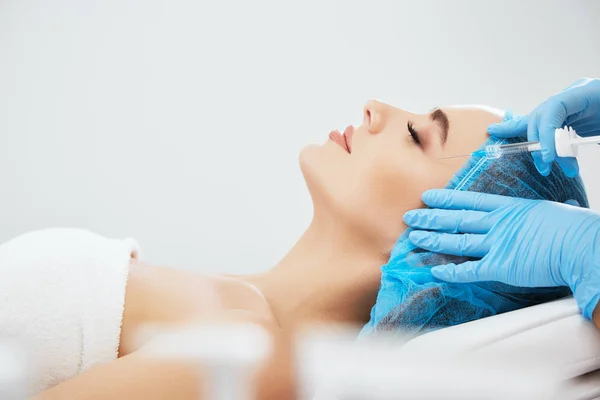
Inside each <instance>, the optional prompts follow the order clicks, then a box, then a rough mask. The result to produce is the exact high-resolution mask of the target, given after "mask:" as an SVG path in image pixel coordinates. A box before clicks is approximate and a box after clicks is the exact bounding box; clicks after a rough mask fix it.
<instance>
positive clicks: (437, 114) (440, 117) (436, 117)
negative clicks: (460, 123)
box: [429, 108, 450, 146]
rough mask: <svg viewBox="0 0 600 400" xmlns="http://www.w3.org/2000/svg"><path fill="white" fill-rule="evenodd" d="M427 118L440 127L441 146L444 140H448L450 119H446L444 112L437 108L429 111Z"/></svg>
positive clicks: (444, 142)
mask: <svg viewBox="0 0 600 400" xmlns="http://www.w3.org/2000/svg"><path fill="white" fill-rule="evenodd" d="M429 118H430V119H431V120H432V121H433V122H436V123H437V124H438V125H439V126H440V127H441V128H442V133H441V137H442V146H443V145H445V144H446V140H448V130H449V129H450V121H449V120H448V116H447V115H446V113H445V112H443V111H442V110H440V109H439V108H436V109H434V110H433V111H432V112H431V114H429Z"/></svg>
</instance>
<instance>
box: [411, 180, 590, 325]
mask: <svg viewBox="0 0 600 400" xmlns="http://www.w3.org/2000/svg"><path fill="white" fill-rule="evenodd" d="M423 202H424V203H425V204H426V205H428V206H429V207H431V209H419V210H412V211H409V212H407V213H406V214H405V215H404V221H405V223H406V224H407V225H408V226H410V227H411V228H413V229H415V230H414V231H412V232H411V233H410V234H409V239H410V240H411V242H412V243H413V244H414V245H415V246H418V247H421V248H423V249H425V250H429V251H433V252H438V253H445V254H451V255H458V256H468V257H475V258H479V260H476V261H468V262H465V263H463V264H459V265H455V264H448V265H441V266H437V267H434V268H432V270H431V272H432V273H433V275H434V276H435V277H436V278H438V279H441V280H446V281H452V282H476V281H498V282H503V283H506V284H509V285H513V286H521V287H549V286H569V287H570V288H571V290H572V291H573V293H574V296H575V299H576V300H577V303H578V304H579V306H580V308H581V309H582V311H583V314H584V316H586V317H587V318H591V315H592V312H593V310H594V308H595V307H596V305H597V304H598V300H599V299H600V215H599V214H597V213H595V212H593V211H591V210H589V209H585V208H578V207H573V206H570V205H565V204H560V203H555V202H550V201H545V200H527V199H519V198H513V197H504V196H498V195H490V194H484V193H474V192H461V191H455V190H447V189H439V190H430V191H427V192H425V193H424V194H423Z"/></svg>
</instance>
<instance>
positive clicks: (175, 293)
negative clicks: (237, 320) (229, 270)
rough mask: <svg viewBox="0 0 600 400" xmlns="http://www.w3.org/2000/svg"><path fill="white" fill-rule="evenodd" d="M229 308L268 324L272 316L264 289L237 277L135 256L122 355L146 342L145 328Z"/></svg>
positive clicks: (128, 284) (199, 316)
mask: <svg viewBox="0 0 600 400" xmlns="http://www.w3.org/2000/svg"><path fill="white" fill-rule="evenodd" d="M226 311H227V312H230V311H240V313H239V314H240V316H241V315H246V316H250V315H251V316H253V318H256V319H258V320H262V321H264V322H265V323H267V321H272V318H273V317H272V313H271V310H270V307H269V304H268V302H267V301H266V299H265V298H264V297H263V296H262V294H261V293H260V291H258V290H257V289H256V288H255V287H254V286H252V285H250V284H249V283H247V282H244V281H243V280H240V279H236V278H235V277H234V276H219V275H203V274H200V273H198V272H195V271H188V270H182V269H176V268H169V267H163V266H156V265H151V264H146V263H142V262H140V261H137V260H132V261H131V265H130V272H129V278H128V282H127V290H126V294H125V307H124V312H123V323H122V328H121V345H120V348H119V356H124V355H126V354H129V353H131V352H133V351H135V350H137V349H138V348H139V347H140V346H141V345H143V340H142V342H140V341H139V340H138V338H139V337H140V330H141V329H143V328H144V327H145V326H158V327H167V326H176V325H180V324H186V323H188V322H190V321H194V320H198V319H202V318H204V317H208V316H210V315H215V314H221V313H223V312H226ZM234 314H237V313H234Z"/></svg>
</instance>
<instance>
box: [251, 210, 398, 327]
mask: <svg viewBox="0 0 600 400" xmlns="http://www.w3.org/2000/svg"><path fill="white" fill-rule="evenodd" d="M329 222H331V221H329ZM349 231H350V230H349V229H344V228H343V227H339V226H336V225H334V224H332V223H326V221H316V219H315V220H313V222H312V223H311V225H310V226H309V228H308V229H307V230H306V232H305V233H304V234H303V235H302V237H301V238H300V240H299V241H298V242H297V243H296V245H295V246H294V247H293V248H292V249H291V250H290V252H289V253H288V254H287V255H286V256H285V257H284V258H283V259H282V260H281V261H280V262H279V263H278V264H277V265H276V266H275V267H274V268H272V269H271V270H269V271H267V272H265V273H263V274H260V275H255V276H252V277H250V278H248V280H249V282H250V283H252V284H253V285H255V286H256V287H257V288H258V289H259V290H260V291H261V292H262V293H263V295H264V296H265V297H266V298H267V300H268V302H269V304H270V306H271V308H272V311H273V313H274V316H275V318H276V319H277V321H278V323H279V325H280V326H282V327H283V326H289V325H291V324H295V323H299V322H305V321H322V322H348V323H352V322H354V323H364V322H366V321H368V319H369V313H370V310H371V307H372V306H373V304H374V303H375V299H376V296H377V290H378V288H379V283H380V277H381V272H380V267H381V266H382V265H383V264H385V262H387V259H388V256H389V254H388V253H387V251H384V250H381V249H378V248H377V246H376V245H375V244H373V243H370V242H369V241H367V240H365V238H364V237H360V236H357V235H352V234H349Z"/></svg>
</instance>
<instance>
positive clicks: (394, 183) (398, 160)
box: [355, 149, 455, 219]
mask: <svg viewBox="0 0 600 400" xmlns="http://www.w3.org/2000/svg"><path fill="white" fill-rule="evenodd" d="M417 151H418V153H416V152H414V151H412V149H409V150H406V151H398V152H394V153H388V154H381V153H380V156H379V157H377V158H373V159H371V160H362V161H363V162H360V163H357V168H358V169H359V170H358V171H356V175H355V176H356V177H357V179H356V187H355V191H356V192H358V193H361V198H360V203H361V206H362V207H363V209H364V208H368V209H370V210H373V212H375V213H377V214H378V215H379V217H380V218H381V219H385V218H401V215H402V214H403V213H404V212H406V211H408V210H410V209H414V208H420V207H423V203H422V202H421V194H422V193H423V192H424V191H426V190H428V189H433V188H442V187H444V186H446V184H447V183H448V182H449V180H450V179H451V177H452V175H453V174H454V172H455V171H454V170H453V169H450V168H447V167H446V166H444V165H440V164H438V163H436V162H435V161H433V160H431V159H430V158H428V157H426V156H424V155H423V153H422V152H421V151H420V150H417ZM380 218H378V219H380Z"/></svg>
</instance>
